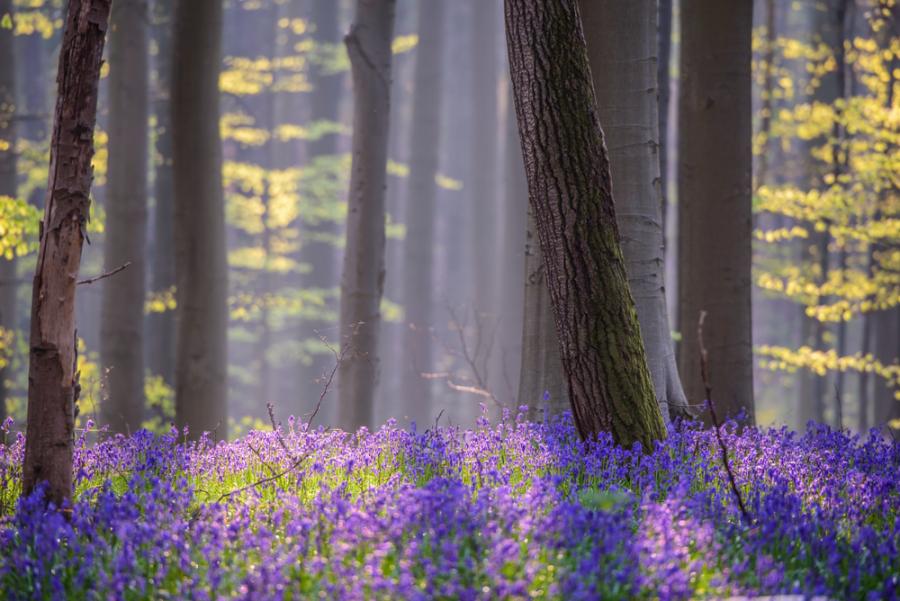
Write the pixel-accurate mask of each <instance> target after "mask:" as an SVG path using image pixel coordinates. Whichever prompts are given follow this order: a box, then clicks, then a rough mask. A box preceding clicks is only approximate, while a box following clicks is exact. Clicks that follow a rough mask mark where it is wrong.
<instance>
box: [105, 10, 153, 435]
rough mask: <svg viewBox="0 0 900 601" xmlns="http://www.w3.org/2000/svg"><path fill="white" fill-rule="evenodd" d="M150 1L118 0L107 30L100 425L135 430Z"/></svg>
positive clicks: (140, 409)
mask: <svg viewBox="0 0 900 601" xmlns="http://www.w3.org/2000/svg"><path fill="white" fill-rule="evenodd" d="M147 21H148V12H147V3H146V1H145V0H117V1H116V7H115V10H113V11H112V15H111V21H110V33H109V125H108V130H109V179H108V182H107V186H106V241H105V244H104V245H103V250H104V257H103V266H104V269H105V270H106V271H111V270H113V269H115V268H116V267H118V266H120V265H123V264H125V263H130V265H129V266H128V269H126V270H124V271H122V272H120V273H118V274H116V276H115V277H112V278H109V279H107V280H105V281H104V283H103V301H102V302H103V304H102V312H101V318H100V363H101V365H102V366H103V367H104V368H105V369H107V370H108V372H107V373H108V381H107V393H108V396H107V398H106V399H105V400H104V402H103V404H102V405H101V421H102V422H103V423H105V424H109V426H110V428H112V430H113V431H114V432H134V431H135V430H137V429H138V428H140V426H141V421H142V420H143V414H144V340H143V339H144V297H145V283H144V260H145V259H144V257H145V256H146V250H147V249H146V246H147V168H148V164H147V145H148V133H147V128H148V116H149V113H148V107H147V104H148V82H147V77H148V66H147V58H148V57H147V41H148V40H147Z"/></svg>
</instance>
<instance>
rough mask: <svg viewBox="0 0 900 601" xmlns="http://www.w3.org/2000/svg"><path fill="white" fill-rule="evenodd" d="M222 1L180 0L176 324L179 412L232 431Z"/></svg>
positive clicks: (175, 111) (193, 424)
mask: <svg viewBox="0 0 900 601" xmlns="http://www.w3.org/2000/svg"><path fill="white" fill-rule="evenodd" d="M221 35H222V2H221V1H220V0H191V1H190V2H179V3H178V4H177V6H176V11H175V29H174V34H173V63H172V136H173V138H172V143H173V151H174V152H173V177H174V190H175V230H174V234H175V257H176V262H175V269H176V281H177V296H176V298H177V303H178V318H177V319H178V328H177V335H176V336H177V342H176V347H177V358H178V363H177V369H176V374H175V417H176V423H177V424H178V426H179V427H184V426H189V427H190V433H191V436H193V437H195V438H196V437H198V436H199V435H200V434H201V433H202V432H204V431H208V432H211V433H212V434H213V435H214V437H215V438H219V439H224V438H226V436H227V425H228V424H227V422H226V407H227V405H226V400H227V391H228V390H227V368H228V363H227V328H228V306H227V294H228V273H227V264H226V254H225V250H226V249H225V207H224V201H223V193H222V154H221V152H222V151H221V145H220V142H219V70H220V52H221Z"/></svg>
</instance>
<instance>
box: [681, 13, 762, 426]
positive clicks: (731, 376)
mask: <svg viewBox="0 0 900 601" xmlns="http://www.w3.org/2000/svg"><path fill="white" fill-rule="evenodd" d="M752 13H753V3H752V1H751V0H738V1H735V2H720V1H719V0H684V1H683V3H682V13H681V14H682V19H681V22H682V32H681V39H682V52H681V77H682V81H681V99H680V100H681V103H680V114H679V128H678V129H679V132H680V133H679V136H680V152H679V155H680V158H679V161H680V163H679V170H678V188H679V190H678V210H679V216H678V222H679V228H680V232H679V253H678V255H679V275H678V284H679V286H678V288H679V294H678V296H679V302H678V306H679V330H680V331H681V333H682V342H681V344H680V347H679V353H680V356H679V365H680V367H681V375H682V381H683V383H684V388H685V392H686V394H687V398H688V399H690V401H691V402H692V403H700V402H702V401H703V400H704V398H705V396H706V395H705V392H704V384H703V382H702V380H701V377H700V351H699V348H698V344H697V338H696V336H695V334H694V333H695V331H696V326H697V320H698V317H699V315H700V312H701V311H704V310H705V311H707V312H708V317H707V320H706V327H705V335H706V346H707V348H708V349H709V374H710V382H711V386H712V391H713V395H714V400H715V403H716V409H717V412H718V415H719V417H720V418H722V419H724V418H726V417H735V416H737V415H738V414H739V413H740V412H741V411H743V412H745V413H746V414H747V417H748V418H749V420H750V423H753V420H754V407H753V354H752V352H753V349H752V334H751V314H750V292H751V278H750V242H751V235H752V220H751V202H750V200H751V196H750V184H751V181H750V180H751V160H752V157H751V124H750V112H751V107H750V58H751V48H750V37H751V29H752V24H753V20H752Z"/></svg>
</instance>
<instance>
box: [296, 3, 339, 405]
mask: <svg viewBox="0 0 900 601" xmlns="http://www.w3.org/2000/svg"><path fill="white" fill-rule="evenodd" d="M310 4H311V5H312V7H311V9H312V10H311V15H312V19H313V22H314V23H315V25H316V29H315V31H314V32H313V39H314V40H315V41H316V43H317V44H323V45H325V44H338V43H339V42H340V39H341V34H340V31H339V29H338V10H339V8H340V3H339V2H335V1H334V0H310ZM343 81H344V75H342V74H335V73H329V72H328V71H327V70H326V69H324V68H319V69H317V70H316V71H315V72H314V73H313V79H312V83H313V85H314V89H313V91H312V94H311V97H310V100H309V102H310V117H311V119H312V120H313V122H316V121H327V122H331V123H336V122H338V121H339V120H340V107H341V95H342V94H341V87H342V83H343ZM338 150H339V149H338V134H335V133H330V134H326V135H323V136H322V137H320V138H318V139H316V140H311V141H310V142H309V145H308V152H309V158H310V161H314V160H315V159H316V158H318V157H325V156H330V155H334V154H337V152H338ZM305 228H306V230H307V231H311V232H312V231H314V232H315V233H317V234H325V235H327V236H331V237H334V236H336V235H337V233H338V228H337V227H336V225H335V224H334V223H333V222H329V221H324V222H322V223H319V224H316V225H314V226H313V225H309V224H307V225H305ZM301 244H302V248H301V250H300V259H301V261H302V262H303V263H305V264H308V265H309V267H310V271H309V273H308V274H307V275H305V276H304V277H303V280H302V281H303V285H304V286H305V287H307V288H313V289H319V290H330V289H332V288H334V287H335V286H336V284H337V281H338V275H337V273H338V272H337V269H338V253H337V250H336V249H335V247H334V245H333V244H331V243H328V242H321V241H317V240H303V239H302V234H301ZM330 327H331V324H329V323H327V322H321V321H316V320H304V321H303V322H302V323H301V326H300V332H299V335H300V337H301V338H303V339H305V338H318V337H319V335H322V334H324V333H325V332H326V328H329V329H330ZM317 332H318V333H319V334H317ZM333 361H334V360H333V357H331V356H330V355H313V356H312V360H311V362H310V363H309V365H305V366H302V367H301V368H300V382H299V384H300V386H299V390H298V396H299V399H298V403H299V404H300V406H301V407H311V406H313V404H314V403H315V400H316V399H318V397H319V393H320V390H319V389H320V388H321V384H320V383H318V379H319V378H320V377H321V376H322V374H324V373H326V372H327V371H328V370H329V369H330V366H331V365H332V364H333ZM326 411H330V408H323V413H325V412H326ZM330 415H334V413H330Z"/></svg>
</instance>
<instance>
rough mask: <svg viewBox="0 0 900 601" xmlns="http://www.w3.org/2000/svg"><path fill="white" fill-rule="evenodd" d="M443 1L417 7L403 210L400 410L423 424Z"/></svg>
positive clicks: (428, 396)
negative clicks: (403, 323)
mask: <svg viewBox="0 0 900 601" xmlns="http://www.w3.org/2000/svg"><path fill="white" fill-rule="evenodd" d="M444 8H445V0H437V1H436V2H433V3H432V4H430V5H429V6H428V8H425V7H424V6H423V7H421V8H420V10H419V16H418V19H419V21H418V27H417V32H418V34H419V45H418V48H417V52H416V64H415V72H414V97H413V103H412V111H413V114H412V134H411V140H410V163H409V188H408V193H407V210H406V242H405V244H404V250H405V255H406V256H405V261H404V264H405V267H404V276H405V277H404V282H403V305H404V307H405V308H406V322H407V323H406V325H407V327H406V332H405V334H406V336H405V341H404V342H405V344H404V345H403V358H402V364H403V366H404V374H405V376H406V378H405V386H404V389H403V393H402V395H401V396H402V399H403V403H404V404H405V407H404V409H405V410H404V414H405V415H407V416H409V417H410V418H412V419H414V420H416V421H417V422H418V423H422V422H423V420H425V419H426V418H427V417H428V415H429V414H430V410H431V386H430V380H428V379H426V378H424V377H423V375H422V372H430V371H432V369H433V367H432V364H431V344H432V341H431V325H432V319H433V316H432V315H431V308H432V302H433V301H432V295H431V291H432V288H433V285H432V279H431V276H432V273H433V272H434V230H435V227H434V226H435V223H434V215H435V206H434V205H435V199H436V197H437V186H436V184H435V176H436V175H437V172H438V160H439V156H438V155H439V151H440V146H441V98H442V87H441V74H442V69H441V63H442V58H443V46H444V18H443V17H444Z"/></svg>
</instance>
